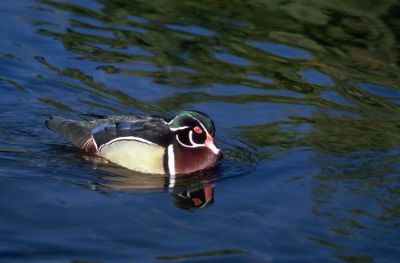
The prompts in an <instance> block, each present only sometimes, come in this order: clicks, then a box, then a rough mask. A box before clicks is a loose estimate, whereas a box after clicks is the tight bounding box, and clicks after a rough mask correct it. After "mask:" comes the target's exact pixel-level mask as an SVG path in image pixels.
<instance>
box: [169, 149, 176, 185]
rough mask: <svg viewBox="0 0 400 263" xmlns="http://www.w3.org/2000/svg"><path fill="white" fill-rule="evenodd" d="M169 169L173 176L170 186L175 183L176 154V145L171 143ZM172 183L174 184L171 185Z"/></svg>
mask: <svg viewBox="0 0 400 263" xmlns="http://www.w3.org/2000/svg"><path fill="white" fill-rule="evenodd" d="M168 170H169V174H170V175H171V178H170V180H169V187H170V188H171V187H174V185H175V177H173V176H175V155H174V146H173V145H172V144H170V145H169V146H168ZM171 184H172V186H171Z"/></svg>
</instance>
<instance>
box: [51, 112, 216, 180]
mask: <svg viewBox="0 0 400 263" xmlns="http://www.w3.org/2000/svg"><path fill="white" fill-rule="evenodd" d="M46 127H47V128H48V129H50V130H52V131H54V132H56V133H58V134H60V135H62V136H64V137H65V138H67V139H68V140H70V141H71V142H72V143H73V144H75V145H76V146H78V147H79V148H80V149H81V150H83V151H85V152H86V153H88V154H89V155H97V156H100V157H103V158H105V159H107V160H108V161H111V162H113V163H115V164H118V165H120V166H123V167H125V168H128V169H131V170H135V171H138V172H142V173H152V174H167V175H179V174H189V173H193V172H196V171H199V170H204V169H208V168H211V167H214V166H216V164H217V161H218V160H219V159H221V158H222V153H221V151H220V149H218V148H217V147H216V146H215V144H214V135H215V126H214V123H213V121H212V120H211V119H210V117H209V116H208V115H206V114H204V113H202V112H198V111H182V112H180V113H179V114H178V115H177V116H175V117H174V118H172V119H171V120H165V119H163V118H161V117H154V116H135V115H129V116H110V117H107V118H103V119H96V120H92V121H74V120H67V119H64V118H60V117H51V118H50V119H49V120H47V121H46Z"/></svg>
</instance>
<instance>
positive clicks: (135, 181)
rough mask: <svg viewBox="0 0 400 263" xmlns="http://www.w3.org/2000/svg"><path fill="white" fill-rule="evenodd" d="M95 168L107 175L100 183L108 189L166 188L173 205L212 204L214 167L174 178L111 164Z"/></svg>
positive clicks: (215, 175)
mask: <svg viewBox="0 0 400 263" xmlns="http://www.w3.org/2000/svg"><path fill="white" fill-rule="evenodd" d="M97 169H99V170H101V171H105V172H107V173H109V174H110V175H109V176H105V177H103V183H102V186H103V187H106V188H109V189H112V190H116V191H129V192H144V193H145V192H154V191H166V190H167V191H169V192H170V193H171V195H172V197H173V199H174V204H175V206H176V207H178V208H181V209H185V210H192V209H197V208H206V207H209V206H210V205H212V204H213V203H214V186H215V184H214V182H215V179H216V178H217V169H216V168H214V169H211V170H207V171H202V172H199V173H195V174H193V175H185V176H175V177H172V176H171V177H169V176H165V175H160V174H142V173H138V172H135V171H131V170H127V169H124V168H122V167H118V166H115V165H112V164H111V165H110V164H107V165H106V164H100V165H98V166H97Z"/></svg>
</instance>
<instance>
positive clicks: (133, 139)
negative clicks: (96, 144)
mask: <svg viewBox="0 0 400 263" xmlns="http://www.w3.org/2000/svg"><path fill="white" fill-rule="evenodd" d="M123 140H132V141H138V142H144V143H147V144H150V145H155V146H158V145H157V144H155V143H152V142H151V141H148V140H145V139H143V138H140V137H135V136H126V137H118V138H115V139H113V140H111V141H109V142H108V143H105V144H103V145H102V146H100V148H99V151H101V149H102V148H103V147H105V146H108V145H110V144H112V143H113V142H117V141H123Z"/></svg>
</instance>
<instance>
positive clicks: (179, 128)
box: [169, 126, 190, 131]
mask: <svg viewBox="0 0 400 263" xmlns="http://www.w3.org/2000/svg"><path fill="white" fill-rule="evenodd" d="M188 128H190V127H189V126H182V127H178V128H171V127H169V129H170V130H171V131H180V130H184V129H188Z"/></svg>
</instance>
